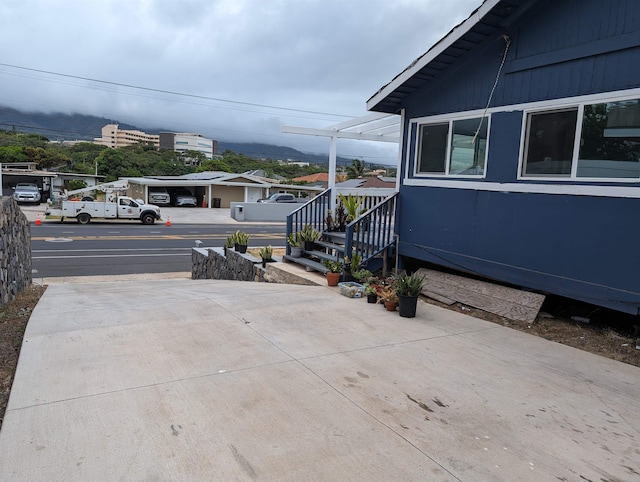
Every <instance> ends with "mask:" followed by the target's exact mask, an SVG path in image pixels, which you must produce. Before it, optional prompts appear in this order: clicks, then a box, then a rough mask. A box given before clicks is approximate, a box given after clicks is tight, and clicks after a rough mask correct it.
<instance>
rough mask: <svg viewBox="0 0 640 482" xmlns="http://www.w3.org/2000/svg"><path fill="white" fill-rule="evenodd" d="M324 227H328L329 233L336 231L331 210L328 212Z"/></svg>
mask: <svg viewBox="0 0 640 482" xmlns="http://www.w3.org/2000/svg"><path fill="white" fill-rule="evenodd" d="M324 225H325V226H326V228H327V231H333V230H334V224H333V214H332V212H331V209H329V210H327V217H326V218H324Z"/></svg>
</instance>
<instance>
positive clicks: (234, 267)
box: [191, 248, 318, 286]
mask: <svg viewBox="0 0 640 482" xmlns="http://www.w3.org/2000/svg"><path fill="white" fill-rule="evenodd" d="M273 258H274V260H275V261H277V262H275V263H267V266H266V268H263V267H262V260H261V259H260V258H256V257H255V256H253V255H251V254H249V253H244V254H243V253H238V252H236V251H234V250H232V249H230V250H228V251H227V254H226V255H225V253H224V249H223V248H192V251H191V279H224V280H234V281H259V282H264V283H282V284H291V285H311V286H317V285H318V283H316V282H314V281H311V280H309V279H306V278H304V277H302V276H298V275H297V274H294V273H291V272H289V271H287V270H286V269H284V265H283V263H282V262H281V261H282V260H281V259H280V258H279V257H277V256H274V257H273Z"/></svg>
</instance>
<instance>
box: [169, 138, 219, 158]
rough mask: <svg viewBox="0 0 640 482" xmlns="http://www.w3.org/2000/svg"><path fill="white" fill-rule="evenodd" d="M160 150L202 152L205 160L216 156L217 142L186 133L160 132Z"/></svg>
mask: <svg viewBox="0 0 640 482" xmlns="http://www.w3.org/2000/svg"><path fill="white" fill-rule="evenodd" d="M160 148H161V149H172V150H174V151H176V152H179V153H185V152H186V151H196V152H202V153H203V154H204V155H205V157H206V158H207V159H211V158H212V157H213V156H215V155H216V154H217V151H218V141H214V140H211V139H207V138H206V137H204V136H202V135H200V134H191V133H186V132H161V133H160Z"/></svg>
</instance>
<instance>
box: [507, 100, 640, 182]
mask: <svg viewBox="0 0 640 482" xmlns="http://www.w3.org/2000/svg"><path fill="white" fill-rule="evenodd" d="M633 91H634V92H636V94H635V95H615V94H616V93H606V92H605V93H602V94H597V95H592V96H585V97H580V98H579V99H580V102H579V103H578V102H569V100H571V99H559V100H558V101H557V102H556V103H555V104H554V105H553V107H551V106H547V105H548V104H547V103H546V102H545V103H544V104H545V106H544V107H542V106H534V107H532V108H529V109H524V110H523V111H522V131H521V133H520V152H519V155H518V175H517V178H516V179H517V180H518V181H548V182H571V183H576V182H584V183H621V184H622V183H638V182H640V176H639V177H578V175H577V174H578V158H579V157H580V139H581V138H582V121H583V115H584V107H585V105H593V104H600V103H605V102H607V103H608V102H619V101H624V100H635V99H640V89H633ZM624 92H625V93H627V91H624ZM563 101H564V102H563ZM575 108H577V109H578V113H577V118H576V133H575V137H574V140H573V155H572V157H571V174H570V175H569V176H554V175H548V176H527V175H525V174H523V172H522V170H523V167H524V157H525V150H526V147H527V142H528V136H527V132H528V129H529V125H528V124H529V122H528V120H529V115H530V114H535V113H541V112H557V111H562V110H566V109H575Z"/></svg>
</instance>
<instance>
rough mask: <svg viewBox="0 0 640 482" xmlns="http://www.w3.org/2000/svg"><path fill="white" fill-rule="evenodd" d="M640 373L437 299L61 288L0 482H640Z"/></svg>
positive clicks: (190, 288)
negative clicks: (397, 304)
mask: <svg viewBox="0 0 640 482" xmlns="http://www.w3.org/2000/svg"><path fill="white" fill-rule="evenodd" d="M639 379H640V369H638V368H636V367H632V366H629V365H624V364H622V363H618V362H614V361H611V360H608V359H605V358H601V357H598V356H595V355H591V354H588V353H585V352H581V351H579V350H576V349H573V348H569V347H565V346H562V345H559V344H555V343H551V342H548V341H546V340H543V339H540V338H536V337H534V336H530V335H527V334H524V333H521V332H518V331H515V330H511V329H509V328H505V327H501V326H498V325H495V324H492V323H489V322H485V321H482V320H478V319H474V318H471V317H468V316H465V315H462V314H459V313H455V312H451V311H447V310H444V309H440V308H438V307H434V306H432V305H428V304H426V303H422V302H421V303H420V304H419V306H418V317H417V318H414V319H404V318H400V317H399V316H398V314H397V313H389V312H387V311H385V310H384V309H383V308H382V307H381V306H380V305H372V304H367V303H366V301H365V300H363V299H349V298H345V297H343V296H340V295H339V294H338V293H337V292H336V291H334V290H332V289H330V288H327V287H324V286H293V285H276V284H264V283H262V284H261V283H247V282H232V281H192V280H188V279H174V280H147V281H144V282H137V281H126V282H102V283H100V282H91V281H89V280H87V282H85V283H82V284H58V285H52V286H50V287H49V288H48V289H47V291H46V293H45V295H44V297H43V298H42V300H41V301H40V303H39V304H38V306H37V308H36V310H35V312H34V313H33V316H32V317H31V321H30V323H29V326H28V328H27V333H26V336H25V340H24V345H23V348H22V353H21V356H20V362H19V366H18V372H17V376H16V379H15V383H14V386H13V390H12V393H11V399H10V402H9V409H8V411H7V413H6V416H5V420H4V425H3V427H2V432H1V433H0V480H10V481H54V480H64V481H96V480H151V481H156V480H253V479H255V480H278V481H280V480H290V481H303V480H304V481H307V480H319V481H320V480H357V481H364V480H381V481H390V480H402V481H406V480H420V481H425V480H429V481H430V480H436V481H437V480H463V481H474V482H475V481H483V480H492V481H493V480H504V481H515V480H532V481H543V480H544V481H546V480H598V481H599V480H609V481H613V480H628V481H631V480H638V479H639V478H640V410H639V407H640V384H639V383H638V380H639Z"/></svg>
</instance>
